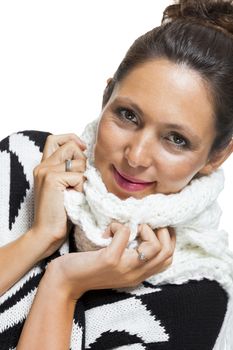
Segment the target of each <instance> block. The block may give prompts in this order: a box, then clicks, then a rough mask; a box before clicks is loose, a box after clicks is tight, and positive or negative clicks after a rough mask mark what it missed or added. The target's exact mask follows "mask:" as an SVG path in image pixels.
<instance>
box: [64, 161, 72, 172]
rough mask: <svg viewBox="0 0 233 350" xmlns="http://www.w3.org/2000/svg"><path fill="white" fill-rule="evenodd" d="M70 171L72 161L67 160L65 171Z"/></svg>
mask: <svg viewBox="0 0 233 350" xmlns="http://www.w3.org/2000/svg"><path fill="white" fill-rule="evenodd" d="M71 169H72V160H71V159H67V160H66V161H65V171H71Z"/></svg>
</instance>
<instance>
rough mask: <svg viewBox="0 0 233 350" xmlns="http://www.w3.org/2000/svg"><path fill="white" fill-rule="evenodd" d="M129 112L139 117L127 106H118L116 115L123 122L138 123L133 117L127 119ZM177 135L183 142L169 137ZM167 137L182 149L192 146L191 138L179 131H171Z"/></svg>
mask: <svg viewBox="0 0 233 350" xmlns="http://www.w3.org/2000/svg"><path fill="white" fill-rule="evenodd" d="M125 112H127V113H128V114H129V115H131V116H133V117H134V118H135V119H138V117H137V115H136V114H135V113H134V111H132V110H131V109H129V108H125V107H118V108H116V111H115V113H116V115H117V117H118V118H119V119H121V120H122V122H123V123H133V124H136V122H134V121H133V120H132V119H127V116H126V115H125V114H126V113H125ZM171 136H172V137H176V138H177V139H179V140H182V144H179V143H175V142H174V141H171V140H170V139H169V137H171ZM165 139H167V140H168V141H169V142H171V143H172V144H173V145H174V146H175V147H176V148H180V149H188V148H190V142H189V140H187V139H186V138H185V137H184V136H182V135H180V134H179V133H177V132H171V133H170V134H169V135H168V136H167V137H166V138H165Z"/></svg>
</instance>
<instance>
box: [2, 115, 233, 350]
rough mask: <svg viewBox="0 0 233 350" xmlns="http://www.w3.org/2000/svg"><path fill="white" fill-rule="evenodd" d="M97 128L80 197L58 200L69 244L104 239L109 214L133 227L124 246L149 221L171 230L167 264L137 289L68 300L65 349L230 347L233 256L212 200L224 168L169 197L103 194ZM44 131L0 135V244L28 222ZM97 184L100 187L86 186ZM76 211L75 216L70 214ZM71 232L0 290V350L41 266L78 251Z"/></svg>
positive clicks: (24, 311)
mask: <svg viewBox="0 0 233 350" xmlns="http://www.w3.org/2000/svg"><path fill="white" fill-rule="evenodd" d="M95 128H96V123H95V122H94V123H93V124H90V125H88V126H87V129H86V131H85V133H84V135H83V139H85V141H86V142H87V143H88V145H90V147H89V150H90V153H88V152H87V156H88V160H89V161H90V167H89V165H88V167H87V172H86V176H87V178H88V180H87V181H86V183H85V192H84V193H85V194H84V195H80V194H77V193H76V194H77V195H78V197H76V194H74V193H73V192H72V191H67V192H65V196H64V197H65V205H66V207H67V210H68V212H69V214H70V217H74V220H75V221H76V220H77V221H76V222H78V224H77V226H75V236H76V245H77V246H78V247H79V249H82V250H86V249H98V247H100V246H103V245H106V244H109V240H104V241H103V239H102V237H101V234H102V232H103V230H104V228H105V227H106V225H108V223H109V220H111V219H112V218H116V219H117V220H119V221H121V220H122V222H128V223H129V225H130V226H131V229H132V235H131V237H130V242H129V244H131V243H132V242H133V241H135V240H136V239H137V237H136V236H135V235H136V232H137V231H136V226H137V225H138V223H140V222H143V220H144V221H145V222H147V223H149V224H150V225H151V226H152V227H157V226H167V225H170V226H173V227H175V230H176V234H177V244H176V250H175V253H174V260H173V264H172V266H170V267H169V268H168V269H167V270H166V271H164V272H162V273H160V274H157V275H155V276H152V277H151V278H149V279H148V280H146V281H144V282H142V283H141V284H140V285H139V286H138V287H136V288H120V289H113V290H111V289H106V290H98V291H89V292H87V293H85V294H84V295H83V296H82V298H80V300H79V301H78V302H77V305H76V309H75V313H74V319H73V327H72V334H71V342H70V349H71V350H86V349H92V350H93V349H97V350H99V349H105V350H107V349H108V350H110V349H118V350H119V349H120V350H126V349H132V350H141V349H147V350H148V349H163V350H171V349H172V350H186V349H190V350H191V349H193V350H194V349H195V350H196V349H201V350H209V349H210V348H212V347H213V346H214V343H215V347H214V350H232V349H233V341H232V335H231V330H232V329H231V327H232V324H233V317H232V309H233V306H232V299H233V298H232V295H233V293H232V284H233V282H232V266H233V263H232V262H233V258H232V253H231V252H230V251H229V250H228V247H227V236H226V233H225V232H223V231H219V230H218V229H217V226H218V221H219V217H220V210H219V208H218V206H217V204H216V203H215V200H216V198H217V196H218V193H219V192H220V190H221V189H222V187H223V174H222V171H218V172H216V173H213V174H212V175H211V176H209V177H203V178H201V179H199V180H193V181H192V182H191V183H190V185H189V186H187V187H186V188H185V189H184V190H183V191H182V192H180V193H178V194H176V195H174V196H173V195H172V196H164V195H155V197H149V198H144V199H143V200H142V201H141V200H140V201H135V200H131V199H128V200H127V201H123V202H122V201H119V200H118V198H116V197H114V196H112V194H108V193H107V192H106V189H105V188H104V185H103V184H101V179H100V178H99V174H98V173H96V171H95V169H94V168H93V162H92V159H91V145H92V144H93V142H94V137H95V130H96V129H95ZM48 135H49V133H47V132H41V131H35V130H27V131H21V132H18V133H14V134H12V135H10V136H8V137H6V138H5V139H4V140H2V141H0V222H1V227H0V246H3V245H5V244H7V243H9V242H11V241H13V240H15V239H17V238H18V237H20V236H21V235H22V234H23V233H24V232H26V231H27V230H29V228H30V227H31V226H32V224H33V220H34V180H33V169H34V168H35V167H36V166H37V165H38V164H39V163H40V161H41V158H42V152H43V148H44V144H45V141H46V138H47V136H48ZM88 164H89V163H88ZM89 171H90V172H89ZM88 174H89V175H90V176H89V175H88ZM92 174H94V175H92ZM93 179H94V180H93ZM95 180H96V181H97V183H99V184H100V187H98V186H96V185H94V187H93V183H94V182H95ZM92 181H94V182H92ZM98 181H99V182H98ZM91 191H94V192H93V193H94V195H92V194H91V193H92V192H91ZM102 196H103V197H102ZM100 198H104V199H106V200H108V201H109V202H105V201H102V200H100ZM94 199H97V202H98V203H101V205H100V206H99V205H98V204H95V203H94ZM73 200H74V202H73ZM147 200H152V201H153V208H150V215H147V212H146V211H144V205H147ZM76 201H77V202H76ZM78 203H79V204H78ZM106 203H108V205H107V204H106ZM137 203H138V204H137ZM142 204H143V205H142ZM154 204H155V205H154ZM102 205H105V207H103V206H102ZM122 206H123V207H122ZM124 206H125V207H124ZM133 206H134V207H133ZM132 207H133V210H132ZM71 208H72V210H74V212H73V214H72V213H71V211H72V210H71ZM113 208H115V209H114V210H113ZM152 209H153V210H152ZM79 210H80V213H81V215H80V216H79V217H77V216H76V215H77V211H79ZM134 210H136V211H137V215H134V213H135V212H134ZM112 213H114V214H112ZM129 213H130V215H128V214H129ZM131 213H132V215H131ZM192 213H193V214H192ZM141 220H142V221H141ZM79 232H81V234H80V238H79V237H78V236H79ZM90 233H94V235H89V234H90ZM73 234H74V231H73V232H71V234H70V237H69V240H67V242H66V243H64V244H63V245H62V247H61V248H60V249H59V250H57V251H56V252H55V253H54V254H53V255H52V256H51V257H49V258H47V259H45V260H44V261H41V262H40V263H38V264H36V265H35V266H34V267H33V268H32V269H31V270H30V271H28V272H27V273H26V274H25V275H24V276H23V277H22V278H21V279H20V280H19V281H18V282H17V283H15V284H14V285H13V286H12V287H11V288H9V290H8V291H7V292H6V293H4V294H3V295H2V296H0V349H1V350H13V349H16V346H17V342H18V339H19V337H20V333H21V330H22V327H23V323H24V321H25V319H26V317H27V315H28V312H29V310H30V307H31V304H32V302H33V299H34V296H35V294H36V291H37V287H38V284H39V282H40V280H41V278H42V277H43V274H44V272H45V269H46V267H47V263H48V262H49V261H50V260H51V259H54V258H56V257H59V256H60V255H62V254H67V253H69V252H73V251H74V250H75V249H76V247H75V246H74V244H73V242H74V241H73ZM85 240H86V242H85ZM132 248H133V246H132ZM6 268H7V266H6ZM223 319H224V322H223V324H222V320H223ZM220 329H221V330H220ZM219 330H220V334H219ZM217 334H219V337H218V339H217V341H215V340H216V337H217Z"/></svg>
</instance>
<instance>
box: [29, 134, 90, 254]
mask: <svg viewBox="0 0 233 350" xmlns="http://www.w3.org/2000/svg"><path fill="white" fill-rule="evenodd" d="M85 148H86V146H85V144H84V143H83V142H82V141H81V140H80V139H79V138H78V136H76V135H75V134H64V135H49V136H48V137H47V140H46V143H45V147H44V151H43V156H42V160H41V163H40V164H39V165H38V166H36V167H35V169H34V171H33V175H34V186H35V210H34V212H35V213H34V223H33V225H32V228H31V231H32V234H33V235H35V236H37V241H38V244H40V245H41V248H42V249H43V254H42V258H45V257H47V256H49V255H51V254H52V253H53V252H54V251H55V250H57V249H58V248H59V247H60V246H61V244H62V243H63V242H64V241H65V239H66V236H67V233H68V232H67V231H68V229H69V222H68V220H67V214H66V211H65V208H64V193H63V192H64V190H65V189H67V188H68V187H72V188H73V189H75V190H77V191H79V192H82V191H83V182H84V180H85V178H84V176H83V173H84V171H85V168H86V156H85V155H84V153H83V151H84V150H85ZM67 159H72V169H71V171H69V172H67V171H65V161H66V160H67Z"/></svg>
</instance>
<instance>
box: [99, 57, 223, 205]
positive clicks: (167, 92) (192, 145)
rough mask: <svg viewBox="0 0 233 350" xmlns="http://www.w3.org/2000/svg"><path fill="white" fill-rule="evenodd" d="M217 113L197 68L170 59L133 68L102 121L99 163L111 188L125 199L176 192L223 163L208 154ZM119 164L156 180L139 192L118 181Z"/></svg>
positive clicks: (119, 85) (122, 169)
mask: <svg viewBox="0 0 233 350" xmlns="http://www.w3.org/2000/svg"><path fill="white" fill-rule="evenodd" d="M138 82H140V83H138ZM132 104H136V105H137V106H138V107H139V108H140V110H141V113H139V112H137V110H136V109H135V108H134V106H133V105H132ZM119 108H121V110H120V111H118V110H117V109H119ZM125 109H126V110H125ZM213 115H214V112H213V107H212V102H211V97H210V94H209V92H208V89H207V86H206V84H205V83H204V82H203V80H202V79H201V77H200V76H199V74H198V73H197V72H195V71H193V70H191V69H189V68H187V67H186V66H184V65H183V66H181V65H180V66H179V65H177V64H175V63H172V62H169V61H167V60H165V59H160V60H154V61H152V62H147V63H144V64H143V65H141V66H139V67H136V68H135V69H133V70H132V71H131V72H130V73H129V74H128V75H127V76H126V77H125V78H124V79H123V81H121V82H120V83H117V84H116V86H115V88H114V90H113V93H112V95H111V97H110V99H109V101H108V103H107V104H106V105H105V107H104V109H103V110H102V113H101V120H100V122H99V126H98V134H97V139H96V144H95V149H94V152H95V153H94V154H95V165H96V167H97V169H98V170H99V171H100V173H101V175H102V178H103V181H104V183H105V185H106V187H107V189H108V191H109V192H112V193H114V194H115V195H117V196H118V197H120V198H121V199H126V198H128V197H130V196H133V197H136V198H142V197H144V196H146V195H149V194H154V193H164V194H170V193H176V192H179V191H180V190H181V189H182V188H184V187H185V186H186V185H187V184H188V183H189V182H190V181H191V179H192V178H193V177H194V176H197V175H203V174H208V173H210V172H211V171H213V170H214V169H215V168H216V167H217V166H219V164H220V163H221V159H222V158H223V157H222V155H221V157H220V158H221V159H220V158H219V159H218V162H217V163H214V162H213V159H212V160H210V159H209V158H208V156H209V152H210V149H211V145H212V143H213V141H214V138H215V136H216V131H215V124H214V117H213ZM169 124H177V125H178V126H179V127H182V128H183V130H179V129H178V128H176V127H172V126H169ZM186 140H188V144H187V143H186ZM113 165H114V166H115V167H116V169H117V170H119V171H120V172H121V173H124V174H126V175H129V176H133V177H136V178H137V179H140V180H144V181H148V182H151V181H153V182H154V183H153V184H152V185H151V186H150V187H149V188H146V189H143V190H141V191H139V192H130V191H127V190H124V189H122V188H121V187H119V186H118V184H117V183H116V182H115V180H114V177H113V172H112V166H113Z"/></svg>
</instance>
